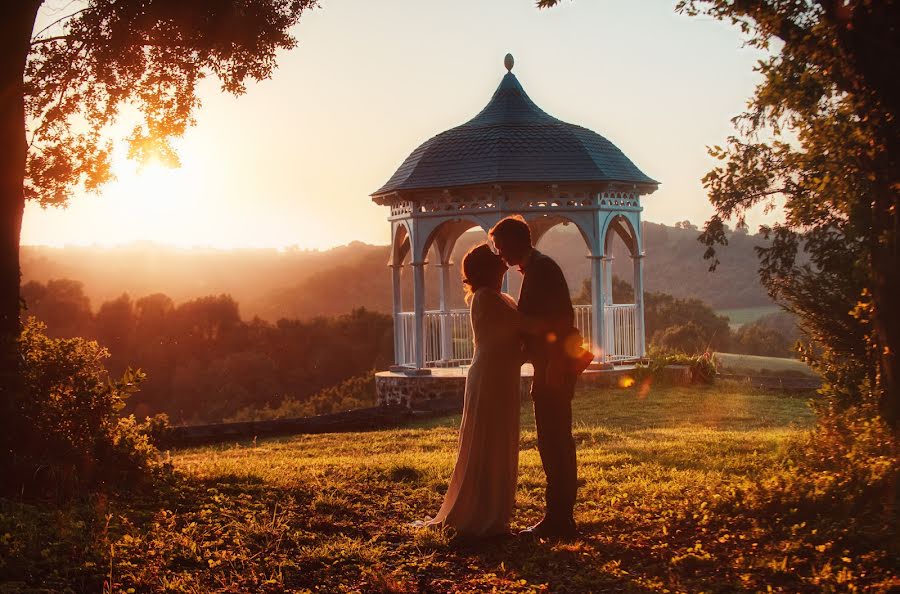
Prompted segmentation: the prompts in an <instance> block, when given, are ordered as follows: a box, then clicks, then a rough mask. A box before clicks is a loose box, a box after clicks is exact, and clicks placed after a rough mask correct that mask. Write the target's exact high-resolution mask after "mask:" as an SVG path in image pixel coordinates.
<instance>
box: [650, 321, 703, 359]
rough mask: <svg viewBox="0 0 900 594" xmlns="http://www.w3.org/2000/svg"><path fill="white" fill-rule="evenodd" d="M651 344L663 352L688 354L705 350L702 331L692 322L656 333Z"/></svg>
mask: <svg viewBox="0 0 900 594" xmlns="http://www.w3.org/2000/svg"><path fill="white" fill-rule="evenodd" d="M653 343H654V344H655V345H657V346H659V348H661V349H663V350H667V351H677V352H681V353H689V354H695V353H702V352H704V351H706V348H707V344H706V341H705V340H704V337H703V330H701V328H700V326H698V325H697V324H695V323H694V322H692V321H691V322H688V323H687V324H676V325H674V326H669V327H668V328H666V329H665V330H662V331H657V332H656V333H655V334H654V335H653Z"/></svg>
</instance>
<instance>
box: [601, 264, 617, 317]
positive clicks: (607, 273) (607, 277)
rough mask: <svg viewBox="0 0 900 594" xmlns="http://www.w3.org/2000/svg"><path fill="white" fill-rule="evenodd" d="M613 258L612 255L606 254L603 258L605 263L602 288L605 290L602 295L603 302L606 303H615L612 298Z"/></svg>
mask: <svg viewBox="0 0 900 594" xmlns="http://www.w3.org/2000/svg"><path fill="white" fill-rule="evenodd" d="M613 260H615V258H613V257H612V256H607V257H605V258H604V259H603V263H604V264H605V265H606V269H605V270H604V271H603V279H604V283H603V288H604V290H605V291H606V295H604V296H603V303H605V304H606V305H612V304H613V303H615V300H614V299H613Z"/></svg>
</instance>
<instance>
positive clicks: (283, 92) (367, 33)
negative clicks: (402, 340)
mask: <svg viewBox="0 0 900 594" xmlns="http://www.w3.org/2000/svg"><path fill="white" fill-rule="evenodd" d="M674 5H675V2H674V0H672V1H667V0H575V1H572V2H569V1H567V0H564V1H563V3H562V5H561V6H559V7H557V8H554V9H550V10H543V11H539V10H538V9H537V8H535V6H534V2H533V0H491V1H490V2H488V1H485V0H480V1H478V0H454V1H452V2H450V1H443V2H440V1H437V0H428V1H423V0H383V1H373V0H322V7H321V8H319V9H316V10H314V11H312V12H309V13H307V14H306V15H304V17H303V18H302V19H301V24H300V25H299V26H298V27H297V30H296V31H295V33H296V35H297V37H298V39H299V42H300V44H299V46H298V47H297V48H296V49H295V50H293V51H291V52H288V53H284V54H283V55H281V56H280V58H279V68H278V69H277V71H276V72H275V75H274V77H273V79H272V80H268V81H263V82H262V83H260V84H257V85H252V86H251V87H250V88H249V91H248V93H247V94H246V95H244V96H241V97H237V98H235V97H232V96H230V95H224V94H221V93H219V92H218V87H217V85H216V84H215V83H214V82H213V81H212V80H210V81H207V82H206V83H204V85H203V88H202V94H201V96H202V98H203V106H202V108H201V109H200V111H199V112H198V113H197V126H196V127H194V128H192V129H190V130H189V131H188V133H187V135H186V136H185V138H184V139H182V140H181V141H179V143H178V146H179V148H180V155H181V158H182V168H181V169H178V170H164V169H159V168H155V167H150V168H147V169H145V170H144V171H143V172H140V173H138V172H137V171H136V170H135V167H134V166H133V165H132V164H130V163H128V162H127V161H125V160H124V159H118V160H117V163H116V169H117V171H118V175H119V180H118V181H117V182H114V183H112V184H109V185H108V186H106V187H105V188H104V189H103V191H102V193H101V194H100V195H91V194H86V195H78V196H76V198H75V199H74V200H73V201H72V203H71V204H70V206H69V207H68V208H67V209H52V210H42V209H40V208H39V207H37V206H36V205H32V204H30V205H29V206H28V207H27V208H26V212H25V221H24V224H23V230H22V243H23V244H50V245H65V244H93V243H97V244H106V245H109V244H121V243H126V242H130V241H134V240H153V241H158V242H163V243H171V244H175V245H180V246H191V245H202V246H214V247H243V246H274V247H284V246H289V245H297V246H299V247H301V248H325V247H331V246H334V245H339V244H344V243H348V242H350V241H354V240H360V241H365V242H369V243H387V242H388V237H389V231H388V230H389V227H388V224H387V222H386V217H387V214H388V212H387V208H385V207H379V206H376V205H374V204H373V203H372V202H371V199H370V198H369V194H370V193H371V192H373V191H375V190H376V189H378V188H379V187H380V186H381V185H382V184H383V183H384V182H385V181H386V180H387V179H388V178H389V177H390V176H391V174H392V173H393V172H394V170H395V169H396V168H397V167H398V166H399V165H400V163H401V162H402V161H403V160H404V159H405V158H406V156H407V155H408V154H409V153H410V152H412V150H413V149H415V148H416V147H417V146H418V145H419V144H421V143H422V142H424V141H425V140H427V139H428V138H430V137H431V136H434V135H435V134H437V133H439V132H442V131H444V130H446V129H448V128H451V127H453V126H456V125H458V124H461V123H463V122H465V121H466V120H468V119H470V118H471V117H472V116H474V115H475V114H476V113H478V111H480V110H481V108H482V107H483V106H484V105H485V104H486V103H487V101H488V100H489V99H490V96H491V94H492V93H493V91H494V89H495V88H496V87H497V85H498V84H499V83H500V79H501V78H502V76H503V74H504V73H505V69H504V67H503V56H504V55H505V54H506V53H507V52H511V53H512V54H513V55H514V56H515V60H516V65H515V68H514V69H513V72H514V73H515V74H516V76H517V77H518V79H519V81H520V82H521V83H522V85H523V87H524V88H525V90H526V92H527V93H528V94H529V95H530V96H531V98H532V99H533V100H534V101H535V102H536V103H537V104H538V105H539V106H540V107H541V108H543V109H544V111H546V112H548V113H550V114H551V115H553V116H556V117H558V118H560V119H562V120H565V121H568V122H571V123H574V124H579V125H582V126H586V127H588V128H590V129H592V130H594V131H596V132H598V133H600V134H601V135H603V136H605V137H607V138H608V139H609V140H611V141H612V142H613V143H615V144H616V145H617V146H618V147H619V148H620V149H622V151H624V153H625V154H626V155H627V156H628V157H629V158H631V160H632V161H634V162H635V164H636V165H637V166H638V167H639V168H640V169H641V170H643V171H644V172H645V173H646V174H648V175H650V176H651V177H653V178H654V179H656V180H659V181H660V182H661V183H662V185H661V187H660V189H659V190H658V191H657V192H656V193H654V194H652V195H651V196H649V197H645V199H644V218H645V219H646V220H649V221H654V222H663V223H673V222H675V221H680V220H684V219H690V220H691V221H692V222H694V223H697V224H699V223H701V222H702V221H703V220H705V219H706V218H707V217H708V216H709V215H710V213H711V212H712V210H711V207H710V206H709V204H708V203H707V200H706V197H705V195H704V192H703V188H702V186H701V183H700V178H701V177H702V176H703V174H704V173H705V172H706V171H708V170H709V168H710V167H711V165H712V163H713V161H712V160H711V159H710V158H709V157H707V156H706V148H705V147H706V146H707V145H713V144H721V143H722V142H723V141H724V139H725V138H726V137H727V136H728V135H729V134H731V133H732V127H731V124H730V121H729V120H730V118H731V117H733V116H734V115H736V114H737V113H739V112H740V111H741V110H742V109H743V108H744V105H745V103H746V101H747V99H748V98H749V97H750V95H751V93H752V90H753V86H754V84H755V81H756V79H757V76H756V75H755V74H754V73H753V72H752V67H753V65H754V63H755V61H756V60H757V59H759V57H760V55H759V53H758V52H756V51H754V50H750V49H747V48H743V47H742V43H741V37H740V35H739V33H738V32H737V30H736V29H735V28H733V27H731V26H729V25H727V24H724V23H719V22H716V21H712V20H710V19H705V18H703V19H701V18H689V17H686V16H681V15H677V14H675V13H674V11H673V7H674ZM761 220H762V219H761V218H760V217H759V216H757V217H751V218H750V223H751V227H753V226H754V225H755V224H756V223H758V222H760V221H761Z"/></svg>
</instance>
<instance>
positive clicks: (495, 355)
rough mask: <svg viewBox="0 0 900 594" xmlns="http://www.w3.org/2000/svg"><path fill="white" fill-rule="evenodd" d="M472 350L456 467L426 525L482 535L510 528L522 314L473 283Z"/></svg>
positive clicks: (505, 297)
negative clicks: (437, 509)
mask: <svg viewBox="0 0 900 594" xmlns="http://www.w3.org/2000/svg"><path fill="white" fill-rule="evenodd" d="M471 312H472V316H471V318H472V330H473V333H474V337H475V355H474V357H473V359H472V366H471V367H470V368H469V373H468V376H467V377H466V395H465V403H464V405H463V416H462V423H461V424H460V427H459V450H458V455H457V458H456V467H455V468H454V469H453V474H452V476H451V478H450V485H449V487H448V488H447V493H446V495H445V496H444V503H443V505H441V509H440V511H439V512H438V513H437V516H435V517H434V518H433V519H431V520H428V521H427V522H425V525H430V526H449V527H452V528H454V529H455V530H456V532H457V534H459V535H461V536H467V537H476V538H478V537H485V536H492V535H496V534H502V533H504V532H507V531H508V529H509V521H510V519H511V518H512V513H513V507H514V505H515V500H516V480H517V476H518V464H519V406H520V393H519V375H520V368H521V364H522V351H521V346H520V340H521V339H520V326H519V313H518V311H517V310H516V302H515V300H514V299H513V298H512V297H510V296H509V295H506V294H503V293H500V292H498V291H495V290H493V289H489V288H481V289H478V290H477V291H476V292H475V294H474V295H473V297H472V305H471Z"/></svg>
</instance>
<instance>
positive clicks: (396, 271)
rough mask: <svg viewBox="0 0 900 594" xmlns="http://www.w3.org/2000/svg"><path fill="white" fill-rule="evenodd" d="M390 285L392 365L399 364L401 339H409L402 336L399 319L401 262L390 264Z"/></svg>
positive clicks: (400, 306)
mask: <svg viewBox="0 0 900 594" xmlns="http://www.w3.org/2000/svg"><path fill="white" fill-rule="evenodd" d="M390 266H391V281H392V283H391V287H392V290H393V297H394V308H393V311H394V365H400V358H401V355H402V353H403V341H404V340H409V338H408V337H406V336H403V323H402V321H401V320H400V313H401V312H402V311H403V294H402V293H401V292H400V269H401V268H403V264H391V265H390Z"/></svg>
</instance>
